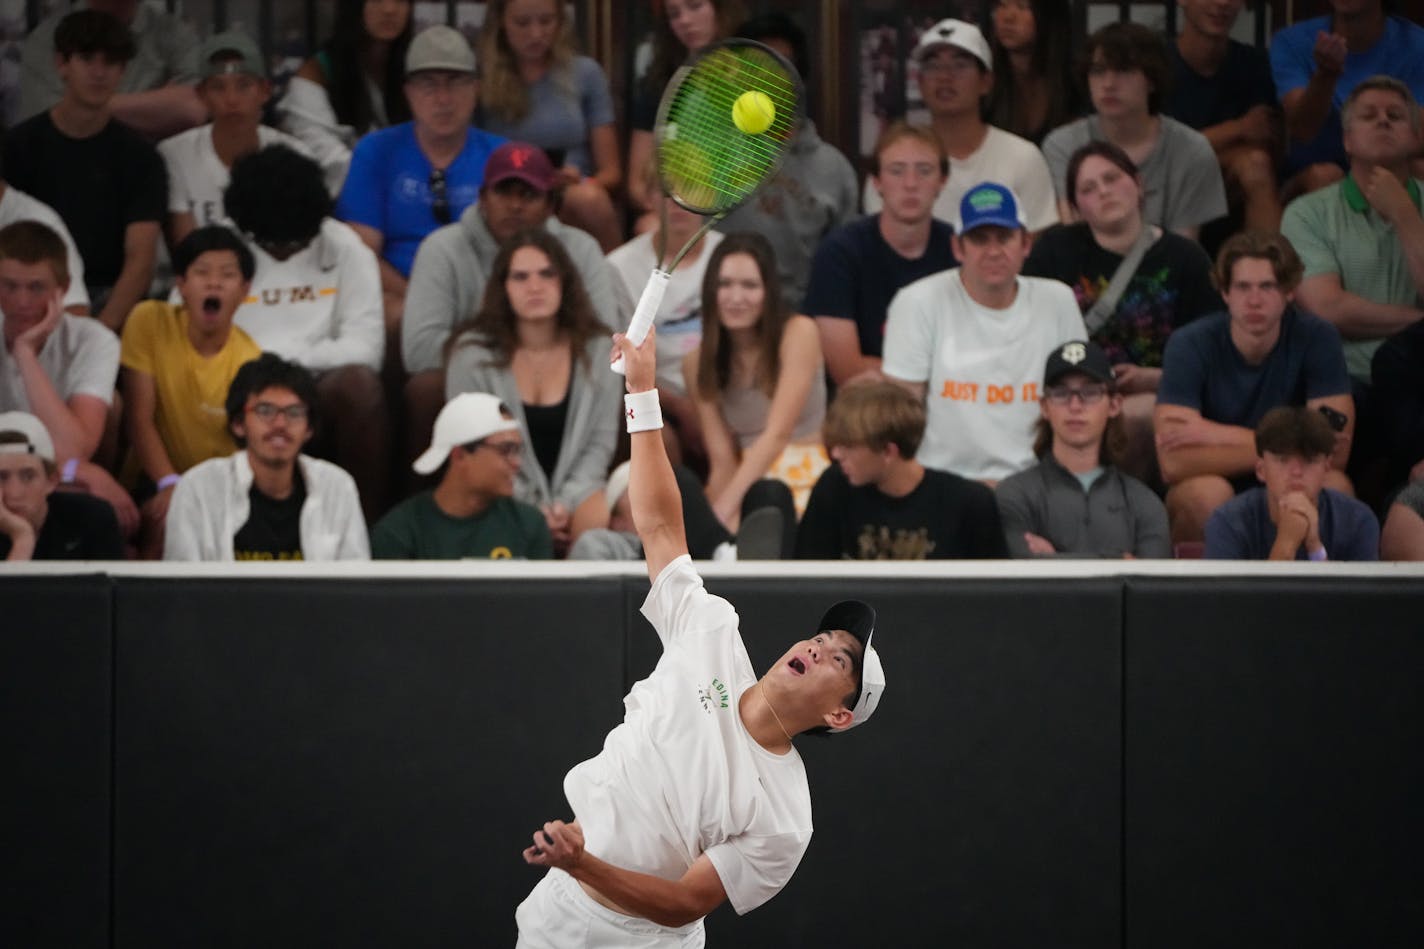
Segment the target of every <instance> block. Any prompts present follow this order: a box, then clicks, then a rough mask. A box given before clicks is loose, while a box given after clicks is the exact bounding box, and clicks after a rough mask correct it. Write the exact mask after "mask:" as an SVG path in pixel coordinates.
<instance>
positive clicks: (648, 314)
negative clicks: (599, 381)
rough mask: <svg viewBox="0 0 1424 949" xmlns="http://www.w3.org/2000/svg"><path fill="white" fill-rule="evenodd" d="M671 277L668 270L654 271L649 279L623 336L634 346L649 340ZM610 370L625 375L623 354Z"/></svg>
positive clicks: (620, 354) (614, 361)
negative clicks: (649, 331) (649, 334)
mask: <svg viewBox="0 0 1424 949" xmlns="http://www.w3.org/2000/svg"><path fill="white" fill-rule="evenodd" d="M671 277H672V275H671V274H670V273H668V272H667V271H666V270H654V271H653V273H652V276H650V277H649V278H648V285H647V286H645V287H644V288H643V295H642V296H641V297H639V298H638V306H637V308H636V309H634V310H633V319H632V320H630V321H629V323H628V332H626V333H624V334H623V335H624V336H627V337H628V341H629V342H630V343H632V344H633V345H634V346H638V345H641V344H642V342H643V340H645V339H647V338H648V330H649V329H651V328H652V325H653V320H654V318H656V317H657V315H658V310H659V309H660V308H661V307H662V305H663V296H664V295H665V294H666V293H667V287H668V280H669V279H671ZM609 368H610V369H612V370H613V371H614V372H616V373H618V374H619V375H622V374H623V372H624V368H623V354H622V353H619V354H618V357H617V358H616V359H614V360H613V363H612V365H611V366H610V367H609Z"/></svg>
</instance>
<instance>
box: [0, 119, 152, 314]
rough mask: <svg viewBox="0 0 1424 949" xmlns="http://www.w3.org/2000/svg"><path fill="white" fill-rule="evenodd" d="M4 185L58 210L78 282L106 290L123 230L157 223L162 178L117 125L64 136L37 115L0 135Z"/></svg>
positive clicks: (136, 138) (115, 270)
mask: <svg viewBox="0 0 1424 949" xmlns="http://www.w3.org/2000/svg"><path fill="white" fill-rule="evenodd" d="M5 179H6V180H7V181H9V182H10V183H11V184H13V185H14V186H15V187H17V188H19V189H20V190H21V191H25V192H27V193H29V194H31V195H33V196H34V197H36V198H39V199H40V200H41V201H43V202H44V203H45V204H48V205H49V206H50V207H52V208H54V209H55V211H57V212H59V216H60V217H61V218H63V219H64V223H65V226H66V227H68V228H69V233H70V235H71V236H73V238H74V243H75V244H76V245H77V246H78V247H79V256H80V257H82V258H83V259H84V281H85V283H87V284H88V285H89V286H91V287H95V288H107V287H112V286H113V285H114V282H115V281H116V280H118V278H119V272H120V271H122V270H123V267H124V229H125V228H126V227H128V226H129V225H130V224H133V223H135V222H137V221H155V222H159V223H161V222H162V221H163V220H164V218H165V217H166V215H167V210H168V173H167V171H166V170H165V168H164V166H163V159H161V158H159V157H158V151H157V149H155V148H154V147H153V146H152V145H150V144H149V143H148V142H147V141H145V140H144V139H143V138H142V137H141V136H140V135H139V134H138V133H137V132H135V131H134V130H133V129H131V128H129V127H128V126H127V125H124V124H123V123H122V122H119V121H117V120H110V122H109V124H108V125H106V126H104V128H103V129H102V130H101V131H100V132H99V133H98V134H97V135H92V136H90V137H89V138H70V137H69V136H67V135H65V134H64V133H62V132H61V131H60V130H59V129H57V128H55V125H54V122H53V120H51V119H50V115H49V113H48V112H41V113H40V114H39V115H36V116H34V117H33V118H30V119H27V120H25V121H24V122H21V123H20V124H19V125H17V126H15V127H14V128H13V129H11V130H10V131H9V132H7V133H6V135H5Z"/></svg>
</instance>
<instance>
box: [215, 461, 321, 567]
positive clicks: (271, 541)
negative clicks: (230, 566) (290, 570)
mask: <svg viewBox="0 0 1424 949" xmlns="http://www.w3.org/2000/svg"><path fill="white" fill-rule="evenodd" d="M247 498H248V515H247V523H246V524H243V525H242V527H240V528H238V531H237V534H236V535H235V536H234V537H233V539H232V550H233V556H234V559H237V560H301V559H303V557H302V524H301V521H302V505H303V504H304V503H306V499H307V488H306V484H305V482H303V481H302V469H301V468H297V469H296V470H295V471H294V472H293V473H292V493H291V494H289V495H287V497H285V498H283V499H282V500H280V501H278V500H274V499H273V498H269V497H268V496H267V495H265V494H263V493H262V492H261V491H258V490H257V486H256V485H253V486H252V489H251V490H250V491H248V493H247Z"/></svg>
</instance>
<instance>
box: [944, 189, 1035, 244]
mask: <svg viewBox="0 0 1424 949" xmlns="http://www.w3.org/2000/svg"><path fill="white" fill-rule="evenodd" d="M989 224H992V225H994V226H996V227H1007V228H1009V229H1010V230H1013V229H1017V228H1024V229H1025V230H1027V229H1028V224H1027V223H1026V222H1025V221H1024V218H1023V211H1021V210H1020V209H1019V199H1018V198H1017V197H1015V196H1014V193H1013V192H1012V191H1010V190H1009V189H1008V188H1006V187H1004V186H1003V185H1001V184H995V183H994V182H992V181H985V182H982V183H981V184H977V185H975V186H974V187H972V188H970V189H969V190H968V191H967V192H965V194H964V197H963V198H962V199H961V200H960V202H959V233H960V234H967V233H968V232H970V231H972V230H974V229H975V228H976V227H984V226H985V225H989Z"/></svg>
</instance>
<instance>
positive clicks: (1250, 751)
mask: <svg viewBox="0 0 1424 949" xmlns="http://www.w3.org/2000/svg"><path fill="white" fill-rule="evenodd" d="M1126 630H1127V638H1126V647H1125V648H1126V659H1127V662H1126V672H1127V704H1126V715H1125V720H1126V725H1127V728H1126V733H1125V734H1126V742H1125V749H1126V752H1125V754H1126V773H1127V785H1126V794H1127V810H1126V817H1127V820H1126V823H1125V828H1126V836H1125V841H1126V848H1127V849H1126V860H1125V868H1126V874H1127V884H1128V885H1127V892H1126V895H1127V899H1126V904H1127V917H1126V935H1127V939H1126V945H1127V946H1130V947H1143V949H1148V947H1151V949H1173V947H1183V949H1186V947H1200V946H1213V947H1234V946H1239V947H1242V949H1246V947H1259V946H1292V947H1311V946H1319V947H1339V946H1370V947H1372V949H1383V947H1391V946H1399V947H1405V946H1409V947H1415V946H1420V945H1424V897H1421V894H1424V862H1421V854H1424V754H1421V749H1424V700H1421V689H1422V688H1424V684H1422V683H1424V585H1421V584H1419V583H1418V582H1417V581H1408V582H1403V583H1400V582H1392V583H1384V582H1379V581H1368V580H1358V579H1356V580H1350V579H1346V578H1342V579H1338V580H1328V579H1327V580H1320V579H1313V580H1310V581H1302V580H1300V579H1294V580H1291V579H1283V580H1266V579H1261V578H1256V579H1252V580H1239V581H1231V580H1222V579H1210V580H1195V581H1190V580H1188V581H1184V580H1157V579H1142V578H1133V579H1130V580H1129V581H1128V586H1127V611H1126Z"/></svg>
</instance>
